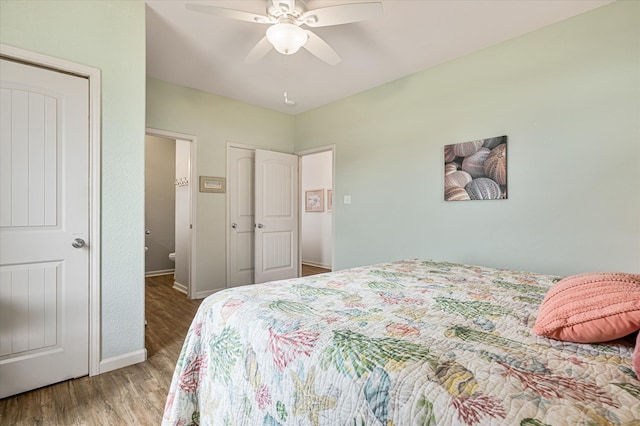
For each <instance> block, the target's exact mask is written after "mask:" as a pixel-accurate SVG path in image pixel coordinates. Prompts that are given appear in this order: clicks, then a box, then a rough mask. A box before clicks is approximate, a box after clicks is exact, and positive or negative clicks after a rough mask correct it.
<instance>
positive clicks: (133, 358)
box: [100, 349, 147, 374]
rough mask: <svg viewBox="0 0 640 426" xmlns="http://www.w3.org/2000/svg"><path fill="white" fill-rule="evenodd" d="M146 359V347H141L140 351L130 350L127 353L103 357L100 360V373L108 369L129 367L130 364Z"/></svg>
mask: <svg viewBox="0 0 640 426" xmlns="http://www.w3.org/2000/svg"><path fill="white" fill-rule="evenodd" d="M146 360H147V350H146V349H140V350H139V351H135V352H129V353H127V354H122V355H118V356H114V357H111V358H107V359H103V360H102V361H100V374H102V373H106V372H107V371H112V370H117V369H118V368H122V367H127V366H129V365H133V364H137V363H139V362H143V361H146Z"/></svg>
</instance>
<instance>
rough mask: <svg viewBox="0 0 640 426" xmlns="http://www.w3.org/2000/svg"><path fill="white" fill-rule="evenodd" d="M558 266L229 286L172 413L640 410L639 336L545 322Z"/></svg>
mask: <svg viewBox="0 0 640 426" xmlns="http://www.w3.org/2000/svg"><path fill="white" fill-rule="evenodd" d="M558 280H559V277H552V276H546V275H539V274H532V273H525V272H515V271H507V270H500V269H492V268H486V267H478V266H470V265H461V264H453V263H446V262H435V261H423V260H408V261H399V262H393V263H385V264H379V265H374V266H369V267H363V268H354V269H349V270H345V271H340V272H334V273H330V274H323V275H316V276H312V277H307V278H299V279H292V280H285V281H277V282H271V283H266V284H258V285H251V286H245V287H239V288H234V289H228V290H224V291H221V292H219V293H216V294H214V295H212V296H209V297H208V298H207V299H206V300H205V301H203V303H202V305H201V306H200V309H199V311H198V313H197V314H196V317H195V318H194V320H193V323H192V326H191V328H190V330H189V332H188V334H187V337H186V339H185V343H184V346H183V349H182V353H181V354H180V357H179V359H178V362H177V366H176V370H175V373H174V376H173V381H172V384H171V388H170V391H169V395H168V398H167V402H166V407H165V412H164V418H163V424H165V425H191V424H202V425H263V426H277V425H283V426H284V425H358V426H362V425H384V426H393V425H395V426H400V425H436V424H437V425H442V424H447V425H468V426H470V425H505V424H509V425H530V426H539V425H559V424H572V425H592V424H593V425H595V424H598V425H638V424H640V423H639V418H640V381H638V378H637V377H636V376H635V374H634V373H633V370H632V360H631V358H632V352H633V347H632V343H631V342H627V341H625V340H619V341H615V342H610V343H607V344H578V343H566V342H560V341H555V340H551V339H548V338H545V337H541V336H536V335H535V334H534V333H533V332H532V330H531V329H532V326H533V324H534V323H535V319H536V314H537V310H538V306H539V305H540V302H541V301H542V299H543V298H544V295H545V294H546V292H547V290H548V289H549V288H550V286H551V285H552V284H553V283H554V282H556V281H558Z"/></svg>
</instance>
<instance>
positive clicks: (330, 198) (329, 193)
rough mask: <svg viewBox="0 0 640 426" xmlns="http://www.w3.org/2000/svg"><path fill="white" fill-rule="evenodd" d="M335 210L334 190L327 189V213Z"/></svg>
mask: <svg viewBox="0 0 640 426" xmlns="http://www.w3.org/2000/svg"><path fill="white" fill-rule="evenodd" d="M331 210H333V189H327V211H328V212H330V211H331Z"/></svg>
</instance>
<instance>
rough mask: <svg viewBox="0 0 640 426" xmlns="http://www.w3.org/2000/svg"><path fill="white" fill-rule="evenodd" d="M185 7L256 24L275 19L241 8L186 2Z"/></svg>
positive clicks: (269, 22)
mask: <svg viewBox="0 0 640 426" xmlns="http://www.w3.org/2000/svg"><path fill="white" fill-rule="evenodd" d="M184 7H185V8H187V9H189V10H193V11H194V12H200V13H206V14H208V15H216V16H221V17H223V18H229V19H235V20H237V21H246V22H257V23H258V24H273V23H275V21H274V20H273V19H271V18H269V17H268V16H263V15H257V14H255V13H251V12H244V11H242V10H235V9H226V8H224V7H216V6H211V5H208V4H194V3H187V4H185V5H184Z"/></svg>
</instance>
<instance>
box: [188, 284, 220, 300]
mask: <svg viewBox="0 0 640 426" xmlns="http://www.w3.org/2000/svg"><path fill="white" fill-rule="evenodd" d="M220 290H226V287H224V288H214V289H213V290H205V291H199V292H197V293H196V297H195V298H196V299H204V298H205V297H207V296H211V295H212V294H213V293H217V292H219V291H220Z"/></svg>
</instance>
